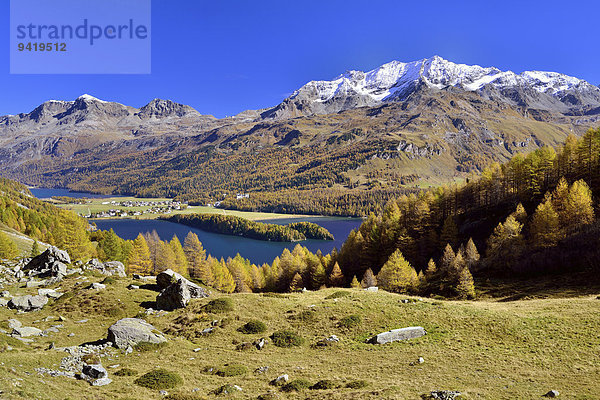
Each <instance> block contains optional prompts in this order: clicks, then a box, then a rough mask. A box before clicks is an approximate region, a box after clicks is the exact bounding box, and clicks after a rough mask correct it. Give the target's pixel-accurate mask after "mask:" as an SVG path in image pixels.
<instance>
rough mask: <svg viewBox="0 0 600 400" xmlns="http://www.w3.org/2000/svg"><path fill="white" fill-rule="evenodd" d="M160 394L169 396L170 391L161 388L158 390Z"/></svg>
mask: <svg viewBox="0 0 600 400" xmlns="http://www.w3.org/2000/svg"><path fill="white" fill-rule="evenodd" d="M158 393H159V394H161V395H163V396H168V395H169V392H167V391H166V390H161V391H159V392H158Z"/></svg>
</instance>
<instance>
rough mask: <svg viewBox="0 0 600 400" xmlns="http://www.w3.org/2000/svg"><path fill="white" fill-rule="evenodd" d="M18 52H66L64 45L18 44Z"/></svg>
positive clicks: (49, 43) (65, 45)
mask: <svg viewBox="0 0 600 400" xmlns="http://www.w3.org/2000/svg"><path fill="white" fill-rule="evenodd" d="M17 49H18V50H19V51H67V44H66V43H51V42H48V43H43V42H42V43H38V42H29V43H19V44H18V45H17Z"/></svg>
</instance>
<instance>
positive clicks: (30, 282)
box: [25, 279, 46, 288]
mask: <svg viewBox="0 0 600 400" xmlns="http://www.w3.org/2000/svg"><path fill="white" fill-rule="evenodd" d="M45 284H46V281H45V280H44V281H38V280H35V279H30V280H28V281H27V283H26V284H25V287H26V288H34V287H38V286H44V285H45Z"/></svg>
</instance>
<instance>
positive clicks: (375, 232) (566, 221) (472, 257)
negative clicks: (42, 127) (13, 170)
mask: <svg viewBox="0 0 600 400" xmlns="http://www.w3.org/2000/svg"><path fill="white" fill-rule="evenodd" d="M2 185H3V186H2V187H3V188H4V190H3V198H2V200H3V202H2V222H3V223H5V224H7V225H9V226H11V227H12V228H14V229H16V230H18V231H21V232H28V233H29V234H31V235H32V236H33V237H36V238H39V239H43V240H47V241H49V242H54V243H56V244H57V245H59V246H61V245H62V246H64V247H65V248H67V250H69V252H70V253H71V254H72V255H74V256H76V257H80V258H86V257H92V256H98V257H100V258H102V259H105V260H119V261H123V262H124V263H125V264H126V265H127V268H128V271H129V272H130V273H132V272H139V273H157V272H159V271H161V270H164V269H166V268H171V269H174V270H177V271H179V272H180V273H182V274H185V275H189V276H191V277H192V278H195V279H198V280H200V281H202V282H204V283H205V284H207V285H209V286H213V287H215V288H217V289H219V290H222V291H225V292H233V291H236V292H244V291H290V290H291V291H295V290H300V289H302V288H304V287H306V288H308V289H315V290H316V289H319V288H321V287H325V286H348V285H351V286H363V287H368V286H373V285H379V286H380V287H382V288H383V289H386V290H390V291H395V292H402V293H413V294H421V295H443V296H447V297H455V296H457V297H462V298H471V297H474V296H476V290H475V285H474V278H473V275H475V278H476V279H486V278H489V277H495V276H499V277H504V278H506V279H514V278H518V277H521V276H532V275H535V276H539V275H548V274H564V273H572V272H576V271H598V269H599V268H600V266H599V261H598V260H600V246H599V245H600V242H599V240H600V221H599V220H598V218H597V215H598V212H597V208H598V195H599V194H600V129H596V130H589V131H588V132H587V133H586V134H585V135H584V136H583V137H582V138H579V139H578V138H576V137H575V136H570V137H568V138H567V140H566V142H565V144H564V145H563V146H561V147H560V148H559V149H558V150H554V149H553V148H550V147H544V148H540V149H538V150H536V151H534V152H532V153H529V154H528V155H526V156H524V155H516V156H515V157H513V158H512V159H511V160H510V161H508V162H507V163H505V164H493V165H491V166H490V167H489V168H487V169H486V170H485V171H484V172H483V173H482V175H481V176H480V177H479V178H477V179H472V180H470V181H468V182H465V183H462V184H453V185H450V186H442V187H438V188H434V189H430V190H426V191H421V192H420V193H418V194H414V193H412V194H409V195H403V196H400V197H398V198H396V199H393V200H390V201H388V203H387V205H386V206H385V208H384V210H383V212H382V213H380V214H371V215H370V216H369V218H368V219H367V220H366V221H365V222H364V223H363V224H362V225H361V227H360V228H359V229H358V230H357V231H353V232H352V233H351V234H350V235H349V237H348V238H347V240H346V241H345V243H344V244H343V246H342V248H341V249H340V250H339V252H338V251H337V250H334V251H333V252H331V253H330V254H327V255H323V254H320V253H319V252H317V253H316V254H313V253H311V252H310V251H308V250H307V249H306V248H304V247H302V246H300V245H297V246H296V247H295V248H294V249H293V251H289V250H287V249H286V250H284V251H283V253H282V254H281V256H280V257H277V258H276V259H275V260H274V261H273V263H271V264H264V265H262V266H257V265H253V264H252V263H250V262H249V261H248V260H246V259H244V258H243V257H241V256H239V255H237V256H236V257H232V258H228V259H227V260H224V259H221V260H217V259H215V258H213V257H211V256H210V255H207V254H206V251H205V250H204V249H203V247H202V244H201V243H200V242H199V240H198V238H197V236H195V235H194V234H192V233H190V234H189V235H188V236H187V237H186V238H185V240H184V243H183V244H181V242H180V241H179V238H177V237H176V236H174V237H173V238H172V239H171V241H163V240H161V239H160V238H159V237H158V235H157V234H156V233H147V234H145V235H142V234H140V235H139V236H138V237H137V238H136V239H135V240H133V241H131V240H123V239H121V238H119V237H118V236H117V235H116V234H115V233H114V232H112V231H108V232H106V231H98V232H86V230H85V220H83V219H81V218H78V217H75V216H74V215H72V214H70V213H68V212H65V211H58V209H57V208H56V207H54V206H52V205H49V204H45V203H43V202H41V201H39V200H36V199H34V198H32V197H31V196H30V195H28V194H27V192H26V189H25V188H24V187H23V186H21V185H18V184H16V183H13V182H11V181H8V180H3V181H2ZM7 193H8V194H7ZM13 199H16V200H18V201H15V200H13ZM24 206H25V207H24ZM38 221H42V222H38ZM63 233H66V235H65V236H64V238H63V236H61V235H62V234H63ZM56 237H60V238H61V239H55V238H56Z"/></svg>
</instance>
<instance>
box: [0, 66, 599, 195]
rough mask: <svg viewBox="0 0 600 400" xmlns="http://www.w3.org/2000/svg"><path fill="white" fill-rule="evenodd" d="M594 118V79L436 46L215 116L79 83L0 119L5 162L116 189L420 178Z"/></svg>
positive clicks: (209, 189)
mask: <svg viewBox="0 0 600 400" xmlns="http://www.w3.org/2000/svg"><path fill="white" fill-rule="evenodd" d="M599 123H600V88H599V87H597V86H594V85H593V84H590V83H588V82H586V81H584V80H581V79H578V78H574V77H570V76H567V75H563V74H559V73H555V72H540V71H527V72H523V73H520V74H516V73H514V72H511V71H501V70H499V69H497V68H494V67H489V68H483V67H480V66H476V65H475V66H469V65H463V64H455V63H452V62H450V61H447V60H444V59H442V58H441V57H438V56H434V57H432V58H428V59H424V60H420V61H415V62H409V63H403V62H398V61H392V62H390V63H387V64H384V65H382V66H380V67H379V68H376V69H374V70H372V71H368V72H362V71H348V72H346V73H344V74H342V75H340V76H338V77H337V78H335V79H333V80H331V81H311V82H308V83H307V84H306V85H304V86H302V87H301V88H299V89H298V90H296V91H295V92H293V93H292V95H290V96H289V97H288V98H286V99H284V100H283V101H282V102H281V103H280V104H278V105H276V106H274V107H271V108H265V109H261V110H248V111H245V112H243V113H240V114H238V115H236V116H234V117H227V118H221V119H218V118H215V117H213V116H211V115H204V114H201V113H199V112H198V111H196V110H194V109H193V108H191V107H189V106H186V105H183V104H178V103H175V102H173V101H170V100H161V99H154V100H152V101H151V102H150V103H148V104H147V105H145V106H143V107H141V108H139V109H138V108H134V107H129V106H126V105H122V104H119V103H115V102H107V101H103V100H99V99H97V98H95V97H92V96H90V95H82V96H80V97H78V98H77V99H75V100H74V101H56V100H51V101H47V102H45V103H43V104H41V105H40V106H38V107H37V108H35V109H34V110H33V111H31V112H29V113H22V114H18V115H8V116H4V117H0V163H1V165H2V166H3V168H2V170H3V172H2V174H3V175H5V176H7V177H10V178H14V179H17V180H20V181H21V182H24V183H27V184H32V185H39V186H46V187H69V188H74V189H82V190H94V191H102V192H111V193H123V194H124V193H127V194H138V195H141V194H144V195H169V196H183V197H185V198H186V199H194V198H195V197H202V198H204V197H206V194H207V193H209V194H211V195H210V196H208V197H211V196H213V194H214V193H217V192H223V191H225V192H235V191H269V192H277V191H281V190H289V189H291V188H294V189H300V190H302V189H306V190H311V189H315V188H337V189H340V190H348V191H350V192H351V191H358V190H371V189H385V188H398V187H422V186H426V185H431V184H438V183H443V182H448V181H451V180H453V179H460V178H463V177H465V176H466V175H467V174H468V173H469V172H472V171H481V170H482V169H483V168H484V167H485V166H486V165H488V164H489V163H490V162H494V161H505V160H506V159H508V158H510V157H511V156H512V155H514V154H515V153H517V152H528V151H532V150H534V149H536V148H539V147H541V146H546V145H550V146H553V145H556V144H558V143H560V142H562V141H564V139H565V138H566V137H567V136H568V135H569V134H575V135H581V134H582V133H583V132H585V131H586V130H587V129H589V128H590V127H595V126H597V125H598V124H599Z"/></svg>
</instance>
